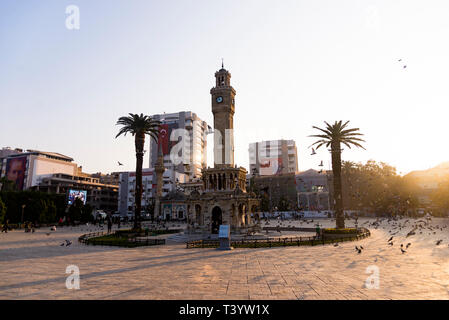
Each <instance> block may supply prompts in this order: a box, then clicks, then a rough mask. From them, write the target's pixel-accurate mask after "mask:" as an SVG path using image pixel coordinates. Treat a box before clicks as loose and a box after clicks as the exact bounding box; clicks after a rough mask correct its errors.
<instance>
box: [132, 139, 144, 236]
mask: <svg viewBox="0 0 449 320" xmlns="http://www.w3.org/2000/svg"><path fill="white" fill-rule="evenodd" d="M144 145H145V133H143V132H142V133H137V134H136V136H135V146H136V192H135V194H134V198H135V204H136V207H135V211H134V230H138V229H140V212H141V210H142V165H143V147H144Z"/></svg>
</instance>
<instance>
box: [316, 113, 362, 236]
mask: <svg viewBox="0 0 449 320" xmlns="http://www.w3.org/2000/svg"><path fill="white" fill-rule="evenodd" d="M324 123H325V124H326V128H325V129H321V128H318V127H315V126H313V128H314V129H317V130H320V131H322V132H323V133H324V134H317V135H312V136H309V137H313V138H321V139H320V140H318V141H316V142H315V143H313V144H312V145H311V146H314V145H316V149H319V148H320V147H321V146H323V145H325V146H326V148H328V147H329V146H330V147H331V149H330V151H331V154H332V174H333V180H334V203H335V217H336V227H337V229H343V228H344V227H345V217H344V214H343V197H342V187H341V151H342V149H341V144H344V145H345V146H347V147H348V148H349V149H351V145H355V146H356V147H360V148H362V149H365V148H364V147H363V146H362V145H361V144H360V143H359V142H365V141H364V140H362V139H360V138H358V137H357V136H363V134H361V133H358V132H356V131H359V128H352V129H345V128H346V126H347V125H348V123H349V121H346V122H345V123H344V124H343V121H341V120H340V121H338V122H337V121H335V123H334V124H333V125H330V124H329V123H327V122H326V121H324ZM311 146H310V147H311Z"/></svg>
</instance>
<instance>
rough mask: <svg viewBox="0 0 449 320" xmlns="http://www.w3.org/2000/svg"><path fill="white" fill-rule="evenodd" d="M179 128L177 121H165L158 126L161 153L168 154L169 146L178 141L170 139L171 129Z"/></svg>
mask: <svg viewBox="0 0 449 320" xmlns="http://www.w3.org/2000/svg"><path fill="white" fill-rule="evenodd" d="M178 128H179V125H178V123H176V122H174V123H165V124H162V125H160V126H159V141H158V147H159V144H162V153H163V154H164V156H165V155H167V154H170V151H171V148H172V147H173V146H174V145H175V144H177V143H178V141H170V137H171V134H172V132H173V130H176V129H178Z"/></svg>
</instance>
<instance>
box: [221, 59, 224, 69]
mask: <svg viewBox="0 0 449 320" xmlns="http://www.w3.org/2000/svg"><path fill="white" fill-rule="evenodd" d="M221 68H222V69H224V59H223V58H221Z"/></svg>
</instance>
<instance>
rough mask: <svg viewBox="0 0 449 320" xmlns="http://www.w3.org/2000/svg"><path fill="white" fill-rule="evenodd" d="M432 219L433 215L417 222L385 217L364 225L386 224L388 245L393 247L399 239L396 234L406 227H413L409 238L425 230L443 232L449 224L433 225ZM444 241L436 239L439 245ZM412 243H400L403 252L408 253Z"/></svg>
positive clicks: (433, 232) (407, 235) (377, 226)
mask: <svg viewBox="0 0 449 320" xmlns="http://www.w3.org/2000/svg"><path fill="white" fill-rule="evenodd" d="M431 221H432V218H431V217H426V218H425V219H420V220H417V221H415V222H413V221H411V220H410V219H407V220H405V221H403V222H401V221H400V220H399V219H397V218H383V219H377V220H376V221H373V222H370V221H366V222H365V223H363V225H367V227H372V228H373V229H378V228H379V227H380V226H381V225H385V224H386V226H385V227H386V228H388V229H389V230H388V233H389V234H390V238H389V239H388V240H387V245H388V246H390V247H393V245H394V243H395V241H396V240H397V239H396V238H395V236H396V235H397V234H398V233H399V232H401V231H402V230H404V229H409V228H411V229H409V230H408V232H407V234H406V235H405V238H408V237H411V236H413V235H416V234H417V233H418V234H423V233H425V232H427V233H428V235H436V234H437V232H438V231H440V232H442V231H444V229H446V228H447V225H444V226H440V225H436V226H433V225H431ZM442 243H443V239H438V240H436V241H435V245H436V246H439V245H441V244H442ZM411 245H412V243H411V242H408V243H407V244H405V245H404V243H401V245H400V250H401V253H402V254H404V253H407V250H408V248H409V247H410V246H411ZM448 247H449V244H448ZM356 250H357V252H358V253H361V252H359V251H360V250H358V249H357V246H356Z"/></svg>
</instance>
